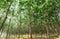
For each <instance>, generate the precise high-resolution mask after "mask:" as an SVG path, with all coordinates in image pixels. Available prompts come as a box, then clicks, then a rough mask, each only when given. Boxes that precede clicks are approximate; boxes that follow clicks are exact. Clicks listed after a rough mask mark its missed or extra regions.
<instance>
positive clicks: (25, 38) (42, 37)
mask: <svg viewBox="0 0 60 39" xmlns="http://www.w3.org/2000/svg"><path fill="white" fill-rule="evenodd" d="M32 36H33V39H46V38H47V36H46V35H36V34H35V35H32ZM5 38H6V36H3V37H0V39H5ZM8 39H18V35H10V36H9V37H8ZM20 39H28V35H21V36H20ZM49 39H60V36H59V37H57V36H55V37H54V36H53V37H50V38H49Z"/></svg>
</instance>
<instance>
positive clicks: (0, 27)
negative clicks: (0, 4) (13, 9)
mask: <svg viewBox="0 0 60 39" xmlns="http://www.w3.org/2000/svg"><path fill="white" fill-rule="evenodd" d="M11 4H12V3H10V5H9V7H8V9H7V12H6V16H5V18H4V20H3V22H2V24H1V26H0V30H1V29H2V28H3V26H4V23H5V21H6V19H7V15H8V12H9V9H10V6H11Z"/></svg>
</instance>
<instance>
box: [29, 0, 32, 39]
mask: <svg viewBox="0 0 60 39" xmlns="http://www.w3.org/2000/svg"><path fill="white" fill-rule="evenodd" d="M30 10H31V7H30V0H29V1H28V12H29V13H28V15H29V39H32V21H31V11H30Z"/></svg>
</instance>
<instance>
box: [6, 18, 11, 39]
mask: <svg viewBox="0 0 60 39" xmlns="http://www.w3.org/2000/svg"><path fill="white" fill-rule="evenodd" d="M10 22H11V19H10V21H9V26H8V29H7V34H6V39H8V35H9V29H10Z"/></svg>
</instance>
